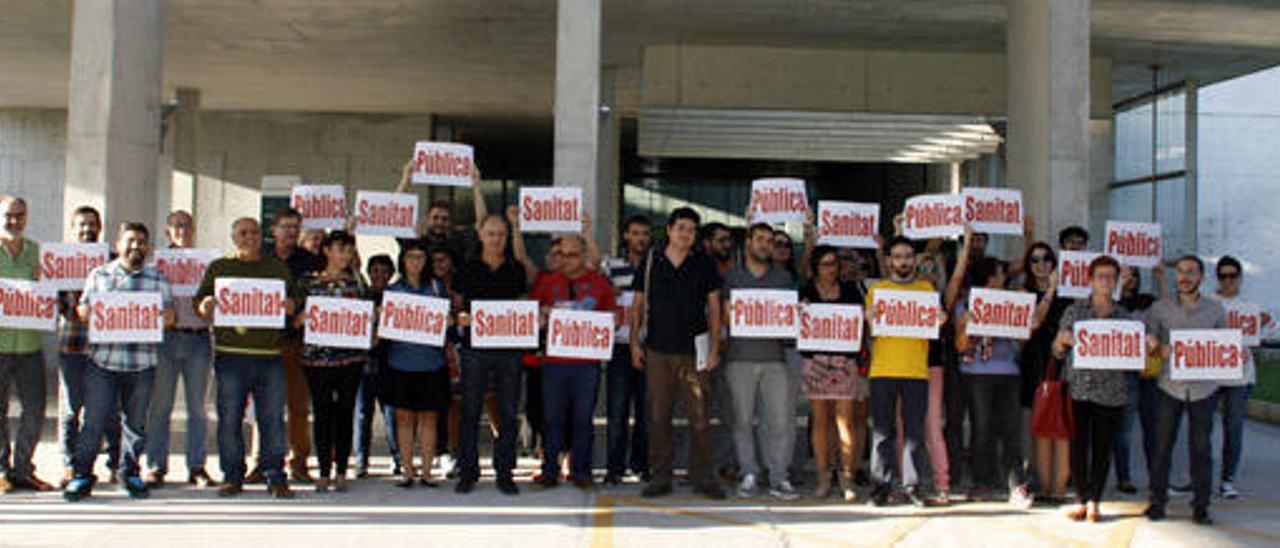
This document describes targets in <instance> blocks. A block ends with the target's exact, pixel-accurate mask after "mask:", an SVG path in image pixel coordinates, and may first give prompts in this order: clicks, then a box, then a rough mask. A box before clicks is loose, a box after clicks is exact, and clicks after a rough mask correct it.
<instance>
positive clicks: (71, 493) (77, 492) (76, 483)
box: [62, 477, 95, 502]
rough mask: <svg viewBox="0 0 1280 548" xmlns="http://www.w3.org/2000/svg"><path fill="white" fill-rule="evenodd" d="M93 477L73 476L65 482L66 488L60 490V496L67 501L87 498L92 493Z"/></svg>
mask: <svg viewBox="0 0 1280 548" xmlns="http://www.w3.org/2000/svg"><path fill="white" fill-rule="evenodd" d="M94 479H95V478H93V477H88V478H73V479H72V480H71V481H69V482H67V487H66V490H65V491H63V492H62V498H65V499H67V502H79V501H81V500H84V499H86V498H88V497H89V496H90V495H91V494H93V483H94Z"/></svg>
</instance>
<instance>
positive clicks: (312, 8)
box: [0, 0, 1280, 120]
mask: <svg viewBox="0 0 1280 548" xmlns="http://www.w3.org/2000/svg"><path fill="white" fill-rule="evenodd" d="M604 1H605V10H604V13H605V26H604V38H603V40H604V53H603V60H604V63H605V64H606V65H607V66H610V67H613V68H614V69H615V70H616V73H617V75H618V79H619V84H618V88H619V90H620V92H619V97H618V100H617V105H616V106H617V107H618V108H620V109H622V111H623V112H624V113H634V112H635V111H636V109H638V107H639V84H638V82H639V73H640V62H641V59H642V55H643V49H644V46H646V45H649V44H659V43H667V44H669V43H689V44H744V45H748V44H749V45H774V46H796V47H819V48H884V49H920V50H946V51H955V50H970V51H1003V49H1004V36H1005V30H1004V20H1005V11H1006V2H1005V1H1003V0H856V1H855V0H604ZM166 10H167V11H166V27H165V33H166V39H165V81H166V85H167V86H170V87H175V86H179V85H181V86H189V87H194V88H198V89H200V90H201V93H202V97H201V101H202V103H203V106H204V107H205V108H209V109H285V110H313V111H353V112H431V113H439V114H443V115H446V116H455V117H460V118H462V119H483V120H502V119H506V120H516V119H524V120H537V119H548V118H549V117H550V115H551V110H552V101H553V97H552V95H553V78H554V68H555V67H554V65H555V1H554V0H417V1H413V0H168V2H167V4H166ZM70 17H71V1H70V0H0V107H18V106H22V107H63V106H65V104H66V88H67V71H68V66H69V54H68V51H69V45H70V20H71V19H70ZM1092 25H1093V26H1092V33H1093V46H1094V52H1095V54H1100V55H1104V56H1110V57H1112V58H1113V59H1114V60H1115V68H1114V78H1115V79H1116V81H1115V85H1114V92H1115V96H1116V98H1117V99H1119V98H1123V97H1127V96H1130V95H1133V94H1135V93H1138V92H1141V91H1142V90H1144V89H1148V88H1149V87H1150V85H1151V73H1150V71H1149V69H1148V68H1147V67H1148V66H1149V65H1152V64H1159V65H1161V66H1163V67H1164V69H1163V73H1162V76H1161V80H1162V81H1163V82H1172V81H1176V80H1180V79H1182V78H1184V77H1188V76H1193V77H1196V78H1198V79H1200V80H1201V81H1205V82H1211V81H1216V80H1220V79H1223V78H1226V77H1230V76H1234V75H1238V74H1242V73H1245V72H1249V71H1252V70H1257V69H1260V68H1263V67H1267V66H1271V65H1274V64H1277V63H1280V32H1277V30H1276V29H1280V2H1275V1H1266V0H1093V2H1092Z"/></svg>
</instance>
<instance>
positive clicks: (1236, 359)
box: [1169, 329, 1248, 381]
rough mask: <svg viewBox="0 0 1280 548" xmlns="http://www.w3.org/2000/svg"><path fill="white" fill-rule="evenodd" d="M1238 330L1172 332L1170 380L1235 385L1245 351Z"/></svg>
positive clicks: (1241, 367)
mask: <svg viewBox="0 0 1280 548" xmlns="http://www.w3.org/2000/svg"><path fill="white" fill-rule="evenodd" d="M1241 340H1242V339H1241V337H1240V330H1239V329H1174V330H1172V331H1170V332H1169V346H1170V347H1171V350H1172V352H1171V353H1170V354H1169V378H1170V379H1172V380H1175V381H1238V380H1240V379H1242V378H1244V364H1245V362H1246V361H1247V360H1248V357H1247V356H1246V353H1247V352H1248V349H1246V348H1245V347H1244V345H1243V344H1242V343H1241Z"/></svg>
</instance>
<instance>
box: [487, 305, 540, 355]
mask: <svg viewBox="0 0 1280 548" xmlns="http://www.w3.org/2000/svg"><path fill="white" fill-rule="evenodd" d="M471 347H472V348H537V347H538V301H471Z"/></svg>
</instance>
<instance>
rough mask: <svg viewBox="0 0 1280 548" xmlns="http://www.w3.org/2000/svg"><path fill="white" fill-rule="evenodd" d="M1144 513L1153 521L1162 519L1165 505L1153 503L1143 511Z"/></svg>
mask: <svg viewBox="0 0 1280 548" xmlns="http://www.w3.org/2000/svg"><path fill="white" fill-rule="evenodd" d="M1142 515H1144V516H1147V519H1149V520H1151V521H1161V520H1163V519H1164V506H1161V505H1158V504H1152V505H1151V506H1148V507H1147V509H1146V510H1145V511H1143V512H1142Z"/></svg>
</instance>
